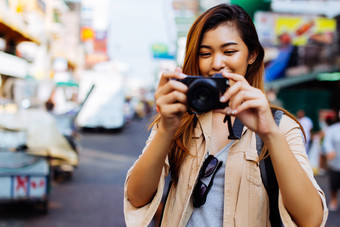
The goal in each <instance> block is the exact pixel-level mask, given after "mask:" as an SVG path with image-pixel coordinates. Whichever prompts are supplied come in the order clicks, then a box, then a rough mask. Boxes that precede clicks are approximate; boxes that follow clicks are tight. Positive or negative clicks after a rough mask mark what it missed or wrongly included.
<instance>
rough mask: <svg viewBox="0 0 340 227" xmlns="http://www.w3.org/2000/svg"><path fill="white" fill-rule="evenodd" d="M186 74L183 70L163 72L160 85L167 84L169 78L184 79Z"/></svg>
mask: <svg viewBox="0 0 340 227" xmlns="http://www.w3.org/2000/svg"><path fill="white" fill-rule="evenodd" d="M185 77H186V75H184V74H183V73H181V72H163V73H162V76H161V78H160V80H159V83H158V87H159V86H163V85H164V84H166V83H167V82H168V81H169V79H184V78H185Z"/></svg>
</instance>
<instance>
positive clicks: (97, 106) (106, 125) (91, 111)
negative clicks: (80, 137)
mask: <svg viewBox="0 0 340 227" xmlns="http://www.w3.org/2000/svg"><path fill="white" fill-rule="evenodd" d="M91 89H93V90H92V92H91V94H90V95H88V94H89V91H90V90H91ZM86 97H87V100H86V102H84V99H85V98H86ZM79 102H80V103H81V102H83V103H84V104H83V106H82V108H81V110H80V112H79V114H78V116H77V118H76V122H77V124H78V125H79V127H81V128H90V129H95V128H103V129H122V128H123V127H124V125H125V115H124V103H125V93H124V86H123V76H122V75H121V74H119V73H117V72H114V71H95V70H89V71H85V72H84V74H83V75H82V77H81V80H80V82H79Z"/></svg>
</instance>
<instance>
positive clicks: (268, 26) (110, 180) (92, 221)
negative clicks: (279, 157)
mask: <svg viewBox="0 0 340 227" xmlns="http://www.w3.org/2000/svg"><path fill="white" fill-rule="evenodd" d="M219 3H231V4H239V5H240V6H242V7H244V9H245V10H246V11H247V12H248V13H249V14H250V15H251V16H252V18H253V20H254V23H255V25H256V28H257V31H258V34H259V38H260V41H261V43H262V44H263V46H264V48H265V69H266V70H265V88H266V94H267V97H268V100H269V101H270V102H271V103H273V104H275V105H278V106H282V107H284V108H285V109H287V110H288V111H290V112H291V113H293V114H296V116H297V117H298V118H299V119H302V116H303V115H301V116H300V115H298V113H304V116H305V117H308V119H310V121H309V123H308V126H307V125H306V126H305V127H306V128H305V130H306V131H307V132H310V140H309V142H308V146H307V150H308V155H309V159H310V163H311V165H312V168H313V170H314V173H315V176H316V179H317V181H318V182H319V184H320V186H321V188H322V189H323V190H324V192H325V194H326V197H327V200H329V198H330V189H329V182H328V175H327V163H326V162H325V156H324V153H323V136H324V133H325V130H326V129H327V127H328V126H329V125H331V124H333V123H334V122H336V121H338V120H339V116H338V115H339V109H340V38H339V37H340V1H334V0H328V1H327V0H313V1H312V0H309V1H308V0H305V1H299V0H295V1H294V0H143V1H138V0H0V226H1V227H2V226H6V227H7V226H32V227H33V226H34V227H39V226H52V227H53V226H63V227H68V226H117V227H120V226H125V223H124V215H123V184H124V180H125V175H126V172H127V170H128V169H129V168H130V167H131V165H132V164H133V163H134V161H135V160H136V159H137V157H138V156H139V155H140V153H141V151H142V148H143V146H144V143H145V140H146V139H147V137H148V134H149V131H148V130H147V128H148V125H149V124H150V120H152V116H153V115H154V114H155V107H154V97H153V94H154V91H155V88H156V86H157V84H158V80H159V78H160V75H161V73H162V72H163V71H167V70H174V69H175V67H176V66H182V64H183V57H184V56H183V54H184V49H185V41H186V35H187V32H188V30H189V28H190V26H191V24H192V23H193V22H194V20H195V19H196V18H197V16H198V15H199V14H200V13H201V12H202V11H204V10H206V9H208V8H210V7H211V6H213V5H216V4H219ZM307 127H308V128H307ZM338 197H339V201H340V193H339V195H338ZM326 226H328V227H331V226H340V208H339V209H338V210H336V211H331V212H330V213H329V218H328V221H327V224H326Z"/></svg>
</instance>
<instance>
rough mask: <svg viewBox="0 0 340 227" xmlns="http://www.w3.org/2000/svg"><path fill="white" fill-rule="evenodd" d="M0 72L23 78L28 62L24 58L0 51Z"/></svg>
mask: <svg viewBox="0 0 340 227" xmlns="http://www.w3.org/2000/svg"><path fill="white" fill-rule="evenodd" d="M0 63H1V64H0V74H4V75H7V76H14V77H19V78H25V77H26V76H27V72H28V71H27V70H28V62H27V61H26V60H25V59H22V58H19V57H17V56H14V55H11V54H7V53H4V52H2V51H0Z"/></svg>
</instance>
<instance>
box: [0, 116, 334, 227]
mask: <svg viewBox="0 0 340 227" xmlns="http://www.w3.org/2000/svg"><path fill="white" fill-rule="evenodd" d="M148 123H149V122H148V119H144V120H135V121H133V122H132V124H130V125H128V126H127V127H126V128H125V129H124V130H122V131H121V132H91V133H89V132H87V133H82V136H81V139H80V143H81V151H80V164H79V167H78V168H77V169H76V170H75V171H74V175H73V178H72V179H71V180H70V181H66V182H60V183H57V182H53V184H52V191H51V194H50V204H49V213H48V214H47V215H42V214H38V213H37V212H35V211H34V210H33V209H32V207H31V206H29V205H20V204H16V205H3V206H0V226H1V227H3V226H4V227H7V226H8V227H12V226H15V227H21V226H25V227H43V226H49V227H59V226H60V227H73V226H86V227H91V226H114V227H123V226H125V224H124V215H123V184H124V180H125V175H126V172H127V170H128V169H129V167H130V166H131V165H132V164H133V162H134V161H135V160H136V158H137V157H138V155H139V154H140V152H141V150H142V148H143V146H144V143H145V140H146V139H147V137H148V134H149V133H148V131H147V126H148ZM317 180H318V182H319V183H320V185H321V187H322V189H323V190H324V192H325V193H326V196H327V198H328V196H329V191H328V181H327V176H318V177H317ZM339 223H340V211H339V210H338V211H336V212H330V214H329V218H328V221H327V224H326V226H327V227H335V226H340V224H339Z"/></svg>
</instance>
